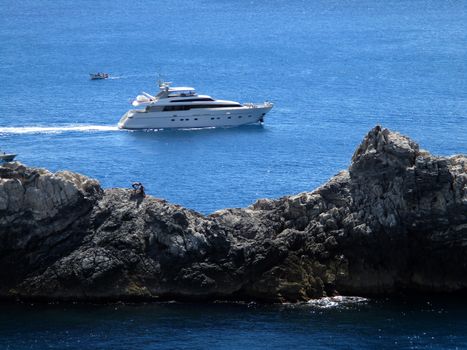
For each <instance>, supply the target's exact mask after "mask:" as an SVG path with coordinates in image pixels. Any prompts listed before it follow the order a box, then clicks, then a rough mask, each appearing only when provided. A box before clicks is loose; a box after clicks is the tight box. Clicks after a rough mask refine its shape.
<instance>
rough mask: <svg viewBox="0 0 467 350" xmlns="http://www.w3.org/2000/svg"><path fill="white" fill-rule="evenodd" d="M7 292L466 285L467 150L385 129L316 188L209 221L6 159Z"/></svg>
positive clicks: (171, 295)
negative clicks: (442, 151) (433, 151)
mask: <svg viewBox="0 0 467 350" xmlns="http://www.w3.org/2000/svg"><path fill="white" fill-rule="evenodd" d="M0 266H1V269H0V296H1V297H3V298H17V297H22V298H45V299H48V300H53V299H67V300H115V299H133V300H137V299H156V300H163V299H179V300H186V299H195V300H200V299H201V300H214V299H226V300H229V299H230V300H260V301H301V300H307V299H309V298H316V297H321V296H326V295H331V294H335V293H340V294H360V295H362V294H365V295H368V294H390V293H397V292H401V291H415V292H425V293H432V292H463V291H466V290H467V157H466V156H461V155H458V156H453V157H450V158H442V157H435V156H432V155H430V154H429V153H427V152H425V151H422V150H420V149H419V146H418V145H417V144H416V143H415V142H413V141H412V140H410V139H409V138H407V137H405V136H402V135H399V134H398V133H394V132H391V131H389V130H387V129H383V128H381V127H375V128H374V129H373V130H371V131H370V132H369V133H368V135H367V136H366V137H365V138H364V140H363V142H362V144H361V145H360V146H359V147H358V149H357V150H356V152H355V154H354V156H353V158H352V164H351V166H350V168H349V170H348V171H342V172H340V173H339V174H337V175H336V176H334V177H333V178H332V179H331V180H330V181H329V182H328V183H326V184H325V185H323V186H321V187H319V188H318V189H316V190H314V191H313V192H306V193H300V194H297V195H294V196H287V197H283V198H280V199H277V200H271V199H262V200H259V201H257V202H256V203H254V204H253V205H252V206H250V207H248V208H245V209H225V210H222V211H219V212H216V213H214V214H212V215H209V216H203V215H201V214H199V213H197V212H194V211H192V210H188V209H185V208H183V207H180V206H177V205H173V204H170V203H167V202H166V201H163V200H160V199H156V198H153V197H146V198H142V197H141V196H139V195H138V194H134V193H133V192H132V191H131V190H125V189H107V190H103V189H101V187H100V186H99V184H98V183H97V182H96V181H95V180H92V179H89V178H87V177H84V176H82V175H78V174H73V173H70V172H59V173H55V174H53V173H50V172H48V171H46V170H43V169H33V168H27V167H25V166H23V165H21V164H19V163H11V164H6V165H3V166H2V167H0Z"/></svg>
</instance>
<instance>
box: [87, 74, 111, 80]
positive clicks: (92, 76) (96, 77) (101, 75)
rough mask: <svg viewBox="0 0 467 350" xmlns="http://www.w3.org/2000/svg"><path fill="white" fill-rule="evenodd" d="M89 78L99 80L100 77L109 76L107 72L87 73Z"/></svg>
mask: <svg viewBox="0 0 467 350" xmlns="http://www.w3.org/2000/svg"><path fill="white" fill-rule="evenodd" d="M89 76H90V77H91V80H100V79H107V78H108V77H110V74H109V73H89Z"/></svg>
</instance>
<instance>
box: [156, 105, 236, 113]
mask: <svg viewBox="0 0 467 350" xmlns="http://www.w3.org/2000/svg"><path fill="white" fill-rule="evenodd" d="M241 106H242V105H241V104H233V103H232V104H224V105H214V104H212V105H185V106H180V105H177V106H164V109H163V111H164V112H167V111H187V110H189V109H196V108H228V107H241Z"/></svg>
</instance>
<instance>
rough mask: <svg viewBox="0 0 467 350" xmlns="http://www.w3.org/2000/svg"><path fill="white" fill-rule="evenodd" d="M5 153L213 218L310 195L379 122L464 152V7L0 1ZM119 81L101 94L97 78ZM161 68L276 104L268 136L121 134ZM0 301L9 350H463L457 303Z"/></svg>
mask: <svg viewBox="0 0 467 350" xmlns="http://www.w3.org/2000/svg"><path fill="white" fill-rule="evenodd" d="M0 13H1V20H0V83H1V88H0V149H2V150H7V151H11V152H16V153H19V157H18V159H19V160H20V161H22V162H24V163H26V164H29V165H33V166H39V167H46V168H49V169H52V170H61V169H70V170H73V171H78V172H82V173H84V174H87V175H89V176H92V177H95V178H97V179H99V180H100V181H101V183H102V185H103V186H105V187H111V186H119V187H129V185H130V183H131V182H133V181H141V182H143V183H144V185H145V187H146V189H147V191H148V192H149V193H151V194H153V195H156V196H158V197H163V198H166V199H168V200H169V201H172V202H176V203H179V204H182V205H185V206H188V207H190V208H193V209H196V210H199V211H201V212H204V213H209V212H212V211H214V210H217V209H220V208H223V207H232V206H233V207H236V206H245V205H248V204H250V203H252V202H253V201H254V200H255V199H256V198H259V197H279V196H282V195H285V194H290V193H296V192H299V191H307V190H312V189H313V188H315V187H316V186H318V185H319V184H321V183H323V182H324V181H326V180H327V179H328V178H329V177H331V176H332V175H333V174H335V173H337V172H338V171H339V170H341V169H343V168H345V167H347V166H348V164H349V160H350V157H351V155H352V153H353V151H354V149H355V147H356V146H357V145H358V143H359V142H360V140H361V139H362V137H363V135H364V134H365V133H366V132H367V131H368V130H369V129H370V128H371V127H373V126H374V125H375V124H377V123H381V124H383V125H384V126H387V127H390V128H392V129H395V130H399V131H401V132H403V133H406V134H409V135H410V136H412V137H413V138H414V139H415V140H416V141H418V142H419V143H420V144H421V146H422V147H423V148H426V149H429V150H430V151H432V152H433V153H436V154H441V155H449V154H454V153H467V137H466V135H467V46H466V43H467V25H466V23H467V5H466V3H465V1H456V0H452V1H435V0H426V1H395V0H388V1H365V0H361V1H333V0H330V1H319V0H318V1H294V0H291V1H278V0H272V1H250V0H248V1H244V0H236V1H233V0H232V1H231V0H221V1H203V0H201V1H180V0H171V1H164V2H162V1H147V0H140V1H136V2H129V1H122V0H112V1H110V0H103V1H51V0H41V1H36V0H35V1H32V0H25V1H22V2H21V3H17V2H14V1H6V0H3V1H0ZM95 71H105V72H109V73H110V74H112V79H109V80H105V81H90V80H89V78H88V73H89V72H95ZM156 73H162V74H163V75H164V76H165V77H166V78H167V79H169V80H171V81H173V82H174V83H176V84H180V85H188V86H190V85H192V86H195V87H196V88H197V89H198V90H199V91H200V92H201V93H206V94H210V95H212V96H214V97H216V98H224V99H232V100H239V101H242V102H246V101H252V102H257V101H258V102H260V101H264V100H271V101H273V102H274V103H275V107H274V109H273V110H272V111H271V113H270V114H268V115H267V117H266V122H265V124H264V125H263V126H247V127H242V128H235V129H218V130H216V129H209V130H194V131H186V130H185V131H159V132H126V131H119V130H117V128H116V123H117V121H118V120H119V118H120V117H121V115H122V114H123V113H124V112H125V111H126V110H127V109H128V108H129V107H130V105H129V103H128V100H129V99H131V98H133V97H134V96H135V95H136V94H138V93H139V92H140V91H142V90H144V91H147V92H154V91H155V89H156V86H155V79H156ZM333 302H334V301H332V300H331V301H324V302H322V304H323V305H321V304H310V305H305V306H300V307H291V306H287V307H276V306H271V307H259V306H246V305H201V306H194V305H178V304H176V305H170V304H162V305H159V304H158V305H153V304H152V305H142V306H131V305H129V306H123V305H117V306H92V305H85V306H83V305H80V306H78V305H75V306H73V305H71V306H70V305H66V306H64V305H52V306H50V305H49V306H38V305H35V306H30V305H21V306H18V305H16V306H11V305H10V306H5V305H4V306H2V307H0V348H2V349H4V348H6V349H30V348H32V349H45V348H55V349H63V348H74V349H82V348H92V349H104V348H105V349H199V348H218V349H246V348H258V349H259V348H265V347H266V348H271V349H288V348H318V349H319V348H326V349H331V348H342V349H351V348H367V349H373V348H375V347H378V348H387V349H393V348H399V347H402V348H419V347H422V348H440V349H441V348H443V349H444V348H456V347H458V348H463V347H467V339H466V334H467V323H466V322H467V321H466V318H465V315H466V311H467V310H466V306H465V304H464V303H462V302H457V303H451V304H449V303H446V302H444V304H443V302H441V304H437V305H435V306H433V305H431V304H427V303H425V302H421V303H418V304H415V305H414V304H413V303H407V302H406V303H399V304H397V303H395V304H394V303H385V302H381V303H378V302H370V303H360V302H357V303H356V304H352V306H349V307H340V306H339V307H334V306H332V303H333Z"/></svg>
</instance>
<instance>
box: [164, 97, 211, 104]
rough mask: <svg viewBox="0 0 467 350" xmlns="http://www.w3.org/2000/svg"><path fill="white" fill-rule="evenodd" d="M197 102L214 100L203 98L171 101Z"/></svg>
mask: <svg viewBox="0 0 467 350" xmlns="http://www.w3.org/2000/svg"><path fill="white" fill-rule="evenodd" d="M197 101H200V102H202V101H214V100H213V99H212V98H208V97H201V98H186V99H184V100H173V101H170V102H172V103H173V102H197Z"/></svg>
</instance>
